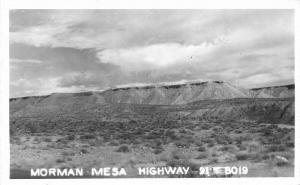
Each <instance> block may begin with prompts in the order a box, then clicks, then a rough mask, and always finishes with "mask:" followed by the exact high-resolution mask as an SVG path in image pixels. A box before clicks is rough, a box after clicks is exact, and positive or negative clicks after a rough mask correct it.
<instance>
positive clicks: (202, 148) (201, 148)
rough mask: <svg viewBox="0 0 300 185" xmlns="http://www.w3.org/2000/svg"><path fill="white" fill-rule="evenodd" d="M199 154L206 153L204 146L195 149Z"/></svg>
mask: <svg viewBox="0 0 300 185" xmlns="http://www.w3.org/2000/svg"><path fill="white" fill-rule="evenodd" d="M197 150H198V151H199V152H205V151H206V148H205V147H204V146H200V147H199V148H198V149H197Z"/></svg>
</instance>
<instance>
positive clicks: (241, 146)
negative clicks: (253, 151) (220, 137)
mask: <svg viewBox="0 0 300 185" xmlns="http://www.w3.org/2000/svg"><path fill="white" fill-rule="evenodd" d="M237 147H238V148H239V149H240V150H241V151H244V150H247V147H246V146H245V145H242V144H239V145H237Z"/></svg>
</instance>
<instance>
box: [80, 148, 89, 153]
mask: <svg viewBox="0 0 300 185" xmlns="http://www.w3.org/2000/svg"><path fill="white" fill-rule="evenodd" d="M80 152H81V153H82V154H87V153H89V151H88V150H86V149H81V150H80Z"/></svg>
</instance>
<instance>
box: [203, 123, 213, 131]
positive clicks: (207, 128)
mask: <svg viewBox="0 0 300 185" xmlns="http://www.w3.org/2000/svg"><path fill="white" fill-rule="evenodd" d="M211 127H212V126H211V125H210V124H203V125H202V126H201V129H203V130H209V129H210V128H211Z"/></svg>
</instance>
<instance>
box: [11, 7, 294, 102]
mask: <svg viewBox="0 0 300 185" xmlns="http://www.w3.org/2000/svg"><path fill="white" fill-rule="evenodd" d="M183 80H199V81H202V80H224V81H228V82H231V83H233V84H235V85H240V86H243V87H246V88H251V87H260V86H269V85H281V84H288V83H294V12H293V10H11V12H10V96H11V97H19V96H32V95H43V94H50V93H53V92H77V91H88V90H101V89H106V88H110V87H116V86H120V85H130V84H134V85H137V84H148V83H159V82H173V81H183Z"/></svg>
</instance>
